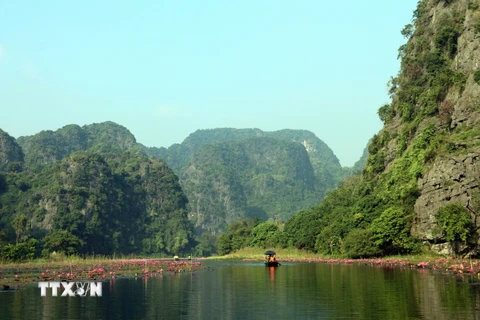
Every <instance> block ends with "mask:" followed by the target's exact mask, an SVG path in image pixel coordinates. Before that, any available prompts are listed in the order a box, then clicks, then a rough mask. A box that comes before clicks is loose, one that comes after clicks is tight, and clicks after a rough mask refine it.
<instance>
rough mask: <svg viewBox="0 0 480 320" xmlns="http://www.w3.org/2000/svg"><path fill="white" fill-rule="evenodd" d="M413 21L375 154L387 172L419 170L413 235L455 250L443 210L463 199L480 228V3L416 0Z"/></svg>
mask: <svg viewBox="0 0 480 320" xmlns="http://www.w3.org/2000/svg"><path fill="white" fill-rule="evenodd" d="M414 20H415V21H414V23H415V26H411V27H410V28H409V29H408V28H406V29H405V30H404V32H405V34H410V39H409V41H408V43H407V44H406V45H405V46H403V47H402V48H401V49H400V56H401V57H402V70H401V72H400V74H399V76H398V77H397V78H395V79H393V86H392V87H393V88H392V93H393V99H392V104H391V109H388V108H385V110H383V111H385V113H384V114H383V115H384V117H385V119H386V120H385V122H386V123H385V127H384V129H383V130H382V131H381V132H380V133H379V134H378V140H381V142H379V143H378V144H379V145H381V148H379V150H380V151H378V152H374V157H371V158H372V159H373V158H375V157H376V158H375V159H377V160H378V159H381V160H383V166H384V170H383V172H382V174H383V175H385V174H392V172H393V174H392V176H393V175H395V170H398V168H399V167H401V166H402V165H403V167H404V168H403V169H404V173H403V175H404V176H408V175H410V174H412V171H414V174H413V175H412V176H411V177H413V178H414V179H413V181H415V182H416V188H415V185H414V184H412V190H413V192H414V193H416V195H417V199H416V201H415V204H414V206H413V211H414V216H415V219H414V223H413V226H412V235H414V236H415V237H417V238H419V239H421V240H423V241H425V243H430V244H431V248H432V249H433V250H434V251H437V252H440V253H445V254H451V253H453V248H452V244H451V243H448V242H447V241H446V239H445V234H444V233H443V232H442V231H441V228H440V226H439V225H438V223H437V221H436V218H435V216H436V214H437V212H438V210H439V209H440V208H442V207H444V206H446V205H448V204H452V203H456V204H461V205H463V206H464V207H465V208H466V209H467V210H468V212H469V214H470V216H471V218H472V222H474V224H475V226H476V227H477V228H478V227H480V219H478V218H477V215H478V212H477V208H476V206H475V205H474V203H475V202H476V201H478V199H479V198H480V193H479V181H480V79H479V78H480V1H472V0H456V1H439V0H423V1H419V4H418V8H417V10H416V11H415V14H414ZM412 27H414V30H413V29H412ZM409 104H410V105H412V107H411V108H410V109H409ZM381 111H382V110H381ZM381 111H379V114H380V112H381ZM380 153H381V155H382V157H383V158H381V157H380V156H379V154H380ZM372 159H369V161H370V164H371V167H372V163H373V162H374V161H373V160H372ZM377 162H378V161H377ZM380 163H382V161H380ZM417 167H418V168H417ZM367 171H368V170H367ZM408 179H409V178H408ZM408 179H406V181H407V180H408ZM391 182H396V181H395V180H394V179H392V180H391ZM475 237H476V238H478V235H475Z"/></svg>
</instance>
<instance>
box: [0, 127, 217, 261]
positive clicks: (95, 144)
mask: <svg viewBox="0 0 480 320" xmlns="http://www.w3.org/2000/svg"><path fill="white" fill-rule="evenodd" d="M122 128H123V127H120V126H117V125H115V124H113V123H105V125H104V127H102V125H101V124H97V125H92V126H90V127H86V128H83V129H82V128H80V127H78V126H73V125H72V126H66V127H64V128H62V129H60V130H58V131H56V132H51V131H43V132H41V133H39V134H38V135H36V136H32V137H25V138H22V139H20V140H22V142H23V144H24V146H25V149H24V150H26V151H25V159H26V161H25V163H24V162H22V156H23V154H22V152H21V151H22V149H21V148H20V147H19V146H18V145H17V144H16V142H15V140H14V139H13V138H11V137H9V136H8V134H6V133H4V134H3V135H2V136H1V137H0V141H7V142H8V144H7V143H3V145H2V149H1V150H2V154H4V155H5V156H4V158H5V159H7V160H4V161H3V163H4V164H6V165H4V166H3V167H2V170H1V171H0V249H1V251H0V252H1V257H3V259H7V260H22V259H28V258H32V257H34V256H37V255H39V254H41V253H42V254H43V255H46V256H48V255H49V254H51V253H53V252H57V253H59V252H63V253H65V254H67V255H70V254H102V255H111V254H156V255H169V256H171V255H178V254H181V253H193V252H194V251H195V248H194V247H195V244H196V242H195V239H194V235H193V227H192V225H191V223H190V221H189V220H188V217H187V210H186V205H187V198H186V197H185V195H184V193H183V190H182V189H181V187H180V184H179V182H178V178H177V176H176V175H175V174H174V173H173V171H172V170H171V169H169V168H168V167H167V165H166V164H165V163H164V162H163V161H161V160H158V159H155V158H147V157H146V156H145V155H142V154H141V153H139V152H136V151H135V150H137V149H138V147H136V146H135V145H134V144H133V143H134V142H135V140H134V139H133V140H132V138H131V137H130V136H129V135H128V134H126V135H125V136H122V130H123V129H122ZM122 137H124V138H125V139H122ZM64 138H65V139H64ZM130 146H132V148H130ZM84 149H86V150H85V151H84ZM40 150H41V151H40ZM126 150H130V151H126ZM27 159H29V160H27ZM35 159H36V160H35ZM12 163H15V164H16V165H15V166H12V165H11V164H12ZM212 241H213V240H210V243H211V242H212ZM212 250H213V249H212V248H211V246H210V247H209V246H208V243H205V241H204V243H203V247H202V252H203V253H205V254H210V253H211V252H212Z"/></svg>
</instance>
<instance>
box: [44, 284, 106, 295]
mask: <svg viewBox="0 0 480 320" xmlns="http://www.w3.org/2000/svg"><path fill="white" fill-rule="evenodd" d="M38 287H39V288H40V295H41V296H42V297H45V296H46V295H47V289H48V288H51V289H52V297H56V296H58V292H59V289H60V288H63V292H62V294H61V297H66V296H70V297H73V296H83V297H86V296H87V295H88V292H90V297H95V296H97V297H101V296H102V283H101V282H64V281H62V282H60V281H49V282H39V283H38Z"/></svg>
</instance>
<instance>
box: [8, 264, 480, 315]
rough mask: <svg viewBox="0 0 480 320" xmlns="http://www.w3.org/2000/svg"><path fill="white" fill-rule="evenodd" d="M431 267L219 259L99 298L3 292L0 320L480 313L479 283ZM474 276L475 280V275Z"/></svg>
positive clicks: (113, 284)
mask: <svg viewBox="0 0 480 320" xmlns="http://www.w3.org/2000/svg"><path fill="white" fill-rule="evenodd" d="M474 281H475V280H474V278H464V279H461V278H454V277H451V276H446V275H441V274H433V273H432V272H431V271H430V270H425V271H421V272H418V271H416V270H408V269H407V270H406V269H395V268H373V267H368V266H356V265H327V264H307V263H305V264H284V265H282V266H280V267H265V266H264V265H263V264H261V263H218V262H214V263H211V264H210V268H209V269H206V270H203V271H199V272H195V273H182V274H169V275H163V276H161V275H159V276H151V277H145V276H143V277H138V278H130V279H124V278H117V279H111V280H110V281H108V282H104V283H103V296H102V297H97V298H95V297H51V296H50V297H49V296H47V297H40V291H39V289H38V288H36V287H26V288H23V289H20V290H11V292H0V310H2V319H52V318H55V319H86V318H89V319H118V318H122V319H258V318H262V317H275V318H278V319H286V318H298V319H340V318H341V319H369V320H370V319H432V320H433V319H435V320H437V319H440V320H441V319H462V320H463V319H467V320H468V319H480V314H479V310H478V309H479V307H480V292H479V291H480V286H479V285H477V284H476V283H474ZM477 281H478V280H477Z"/></svg>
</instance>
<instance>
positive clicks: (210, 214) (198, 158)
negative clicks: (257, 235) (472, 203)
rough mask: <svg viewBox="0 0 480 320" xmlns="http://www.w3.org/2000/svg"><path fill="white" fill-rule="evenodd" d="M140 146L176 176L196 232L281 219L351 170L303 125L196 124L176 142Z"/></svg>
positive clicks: (310, 203)
mask: <svg viewBox="0 0 480 320" xmlns="http://www.w3.org/2000/svg"><path fill="white" fill-rule="evenodd" d="M144 150H145V152H146V153H147V154H149V155H151V156H155V157H158V158H161V159H163V160H165V161H166V162H167V164H168V165H169V167H171V168H172V169H173V170H174V171H175V173H176V174H177V175H178V176H179V177H180V183H181V185H182V187H183V188H184V190H185V192H186V194H187V197H188V199H189V207H190V214H189V216H190V218H191V219H192V221H193V222H194V223H195V227H196V229H197V232H199V233H200V232H203V231H209V232H213V233H217V232H218V231H222V230H225V228H226V225H227V224H228V223H231V222H233V221H235V220H238V219H241V218H247V217H255V216H256V217H260V218H263V219H271V220H282V221H285V220H286V219H288V218H289V217H291V216H292V215H294V214H295V213H297V212H298V211H300V210H303V209H308V208H310V207H312V206H314V205H316V204H318V203H319V201H320V200H321V199H323V197H324V196H325V194H326V192H327V191H328V190H330V189H333V188H334V187H335V186H336V185H337V183H338V182H339V181H340V180H341V179H343V178H344V177H346V176H349V175H350V174H352V172H353V170H352V169H351V168H342V167H341V165H340V162H339V161H338V158H337V157H336V156H335V154H334V153H333V151H332V150H331V149H330V148H329V147H328V146H327V145H326V144H325V143H324V142H323V141H322V140H320V139H319V138H318V137H316V136H315V134H313V133H312V132H310V131H307V130H291V129H284V130H279V131H273V132H265V131H262V130H260V129H256V128H255V129H234V128H217V129H207V130H197V131H195V132H194V133H192V134H190V135H189V136H188V137H187V138H186V139H185V140H184V141H183V142H182V143H181V144H174V145H172V146H170V147H169V148H145V149H144ZM267 150H268V151H269V152H266V151H267ZM285 151H287V152H285ZM233 155H235V156H233ZM280 164H281V165H280ZM279 166H280V167H281V168H282V169H281V170H280V169H279V168H280V167H279ZM299 172H302V173H303V174H299ZM266 190H267V192H265V191H266ZM260 194H261V195H262V196H259V195H260ZM226 199H228V201H227V200H226Z"/></svg>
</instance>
